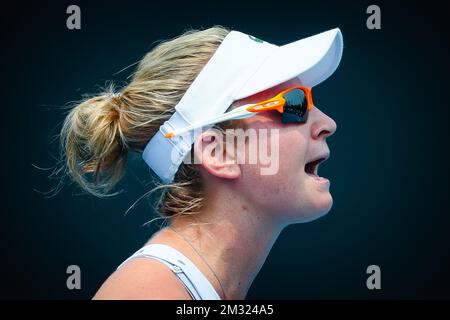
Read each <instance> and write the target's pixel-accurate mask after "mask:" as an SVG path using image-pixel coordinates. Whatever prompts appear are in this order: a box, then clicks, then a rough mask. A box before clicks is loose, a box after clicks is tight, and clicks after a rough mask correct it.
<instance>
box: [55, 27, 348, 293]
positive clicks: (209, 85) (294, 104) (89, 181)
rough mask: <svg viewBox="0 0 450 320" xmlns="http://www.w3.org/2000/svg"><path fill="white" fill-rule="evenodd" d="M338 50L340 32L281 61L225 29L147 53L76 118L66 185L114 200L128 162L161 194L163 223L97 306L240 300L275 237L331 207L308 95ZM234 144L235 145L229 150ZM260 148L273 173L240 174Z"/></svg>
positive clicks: (66, 147) (253, 166) (320, 122)
mask: <svg viewBox="0 0 450 320" xmlns="http://www.w3.org/2000/svg"><path fill="white" fill-rule="evenodd" d="M342 50H343V43H342V35H341V33H340V30H339V29H333V30H330V31H327V32H324V33H321V34H318V35H315V36H312V37H309V38H306V39H302V40H298V41H296V42H293V43H290V44H288V45H285V46H280V47H278V46H275V45H273V44H270V43H267V42H265V41H263V40H261V39H258V38H255V37H253V36H250V35H246V34H244V33H240V32H237V31H231V32H230V30H227V29H225V28H223V27H214V28H210V29H207V30H203V31H189V32H186V33H185V34H183V35H181V36H179V37H177V38H175V39H173V40H170V41H166V42H163V43H161V44H159V45H158V46H157V47H156V48H154V49H153V50H152V51H151V52H149V53H148V54H147V55H146V56H145V57H144V58H143V59H142V61H141V62H140V64H139V67H138V68H137V71H136V72H135V74H134V76H133V78H132V81H131V82H130V83H129V84H128V85H127V86H126V87H124V88H123V89H121V90H120V92H117V93H115V92H114V90H113V89H112V88H111V89H110V90H108V91H107V92H105V93H103V94H101V95H99V96H97V97H93V98H90V99H88V100H86V101H84V102H82V103H81V104H79V105H78V106H76V107H75V108H74V109H72V110H71V112H70V113H69V114H68V116H67V117H66V119H65V122H64V125H63V128H62V131H61V142H62V147H63V151H64V161H65V164H66V166H67V171H68V173H69V174H70V175H71V176H72V177H73V179H74V180H75V181H76V182H78V183H79V184H80V186H81V187H82V188H84V189H85V190H86V191H88V192H89V193H92V194H94V195H97V196H105V195H109V194H111V193H110V191H111V190H112V188H113V187H114V185H115V184H116V183H117V182H118V181H119V180H120V179H121V178H122V176H123V174H124V171H125V165H126V159H127V154H128V152H129V151H134V152H139V153H142V154H143V158H144V160H145V161H146V163H147V164H148V165H149V167H150V168H151V169H152V170H153V172H154V173H156V175H157V176H158V177H159V179H160V180H162V182H163V184H162V187H163V188H164V192H163V194H162V197H161V199H160V200H159V203H158V212H159V213H160V215H161V216H162V217H165V218H167V220H168V222H169V225H168V226H167V227H164V228H162V229H161V230H160V231H159V232H157V233H156V234H154V235H153V236H152V237H151V239H150V240H149V241H148V243H147V244H146V245H145V246H144V247H143V248H141V249H140V250H139V251H137V252H136V253H135V254H134V255H133V256H132V257H130V259H128V260H126V261H125V262H124V263H123V264H122V265H121V266H119V268H118V269H117V270H116V271H115V272H114V273H113V274H112V275H111V276H110V277H109V279H107V280H106V282H105V283H104V284H103V286H102V287H101V288H100V289H99V290H98V292H97V294H96V295H95V297H94V299H244V298H245V297H246V294H247V292H248V290H249V287H250V285H251V283H252V281H253V279H254V278H255V277H256V275H257V273H258V271H259V270H260V268H261V267H262V265H263V264H264V261H265V259H266V257H267V255H268V253H269V251H270V249H271V247H272V245H273V244H274V242H275V240H276V239H277V237H278V235H279V234H280V232H281V231H282V230H283V228H284V227H286V226H287V225H289V224H292V223H300V222H306V221H311V220H314V219H316V218H318V217H320V216H322V215H324V214H326V213H327V212H328V211H329V210H330V208H331V206H332V197H331V195H330V193H329V181H328V180H327V179H325V178H321V177H319V176H318V175H317V168H318V166H319V164H320V162H322V161H324V160H326V159H327V158H328V156H329V149H328V146H327V143H326V138H327V137H329V136H330V135H332V134H333V133H334V131H335V130H336V124H335V122H334V121H333V120H332V119H331V118H329V117H328V116H326V115H325V114H324V113H322V112H321V111H320V110H319V109H318V108H317V107H316V106H313V102H312V96H311V91H310V87H312V86H314V85H317V84H318V83H320V82H321V81H323V80H325V79H326V78H327V77H329V76H330V75H331V74H332V73H333V72H334V71H335V69H336V68H337V66H338V64H339V62H340V59H341V55H342ZM231 129H241V131H239V130H234V131H233V130H231ZM237 132H241V133H242V132H244V140H243V141H244V143H243V144H241V145H239V144H238V145H236V144H235V143H234V144H229V143H224V141H225V140H226V138H229V137H230V135H231V136H233V135H234V136H236V137H237V135H238V133H237ZM248 132H252V133H256V134H255V135H253V134H247V133H248ZM262 133H264V134H262ZM221 134H223V135H221ZM230 141H231V140H230ZM233 141H235V140H234V138H233ZM262 142H264V143H265V145H267V146H268V148H269V149H270V150H271V151H272V154H271V156H272V157H271V159H270V161H271V163H272V164H274V163H275V164H276V165H274V166H272V170H269V171H270V172H268V171H267V170H266V171H264V168H266V169H267V167H268V166H267V162H263V161H262V158H261V155H260V154H257V157H256V158H257V161H253V162H252V161H249V159H251V158H252V156H253V155H252V154H251V153H252V152H253V153H254V150H255V149H252V148H251V147H252V146H254V145H259V146H260V148H261V145H262V144H261V143H262ZM251 150H253V151H251ZM192 160H194V161H193V162H194V163H192Z"/></svg>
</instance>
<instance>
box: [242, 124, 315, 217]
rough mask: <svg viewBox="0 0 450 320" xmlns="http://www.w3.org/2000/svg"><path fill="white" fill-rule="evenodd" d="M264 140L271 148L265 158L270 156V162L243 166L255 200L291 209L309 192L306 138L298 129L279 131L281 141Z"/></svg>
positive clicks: (271, 207)
mask: <svg viewBox="0 0 450 320" xmlns="http://www.w3.org/2000/svg"><path fill="white" fill-rule="evenodd" d="M264 142H265V143H267V146H268V147H269V148H268V152H266V154H267V155H269V156H268V157H267V159H266V160H268V158H270V161H259V162H258V164H256V165H244V166H242V167H241V169H242V171H243V174H244V176H246V181H247V187H248V188H250V187H251V188H252V189H251V190H252V194H251V197H252V198H253V199H254V201H255V202H257V203H259V205H261V206H262V207H264V208H265V209H267V210H272V211H277V212H282V211H289V210H291V209H292V207H293V204H294V202H295V203H298V202H299V201H300V202H303V196H304V195H305V194H306V193H305V174H304V163H305V154H306V147H307V141H306V139H304V138H303V136H302V135H301V134H300V133H299V132H298V130H297V131H296V132H295V131H291V132H288V133H287V134H285V133H284V132H282V130H280V133H279V139H278V142H277V141H276V139H267V141H264ZM274 143H276V145H274ZM267 163H270V164H269V165H268V164H267ZM264 173H266V174H264ZM267 173H269V174H267ZM246 189H247V188H246Z"/></svg>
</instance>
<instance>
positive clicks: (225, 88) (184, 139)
mask: <svg viewBox="0 0 450 320" xmlns="http://www.w3.org/2000/svg"><path fill="white" fill-rule="evenodd" d="M343 46H344V45H343V38H342V33H341V31H340V30H339V29H338V28H336V29H332V30H329V31H326V32H322V33H320V34H317V35H314V36H311V37H308V38H305V39H301V40H298V41H295V42H292V43H289V44H286V45H284V46H276V45H274V44H271V43H268V42H266V41H262V40H260V39H258V38H255V37H253V36H251V35H247V34H245V33H242V32H238V31H231V32H230V33H229V34H228V35H227V36H226V37H225V39H224V40H223V42H222V43H221V45H220V46H219V47H218V48H217V50H216V52H215V53H214V55H213V56H212V57H211V59H210V60H209V61H208V63H207V64H206V65H205V66H204V67H203V69H202V71H201V72H200V73H199V75H198V76H197V77H196V78H195V80H194V82H192V84H191V85H190V87H189V88H188V90H187V91H186V93H185V94H184V96H183V97H182V98H181V100H180V102H179V103H178V104H177V105H176V106H175V110H176V111H175V113H174V114H173V115H172V116H171V118H170V119H169V120H168V121H166V122H164V124H163V125H162V126H161V127H160V129H159V131H158V132H157V133H156V134H155V136H153V137H152V139H151V140H150V141H149V143H148V144H147V146H146V147H145V149H144V152H143V154H142V157H143V159H144V161H145V162H146V163H147V164H148V166H149V167H150V168H151V169H152V170H153V171H154V172H155V173H156V174H157V175H158V177H159V178H160V179H161V180H162V181H163V182H164V183H170V182H172V181H173V178H174V176H175V173H176V172H177V170H178V168H179V166H180V164H181V163H182V162H183V160H184V159H185V157H186V156H187V155H188V154H190V150H191V148H192V144H193V143H194V142H195V140H196V138H197V136H198V135H199V134H200V132H201V131H200V130H196V131H193V132H190V133H187V134H185V135H180V136H176V137H174V138H172V139H168V138H165V137H164V134H166V133H168V132H171V131H175V130H180V129H182V128H184V127H187V126H189V125H193V124H196V123H201V122H203V121H205V120H207V119H209V118H211V117H215V116H218V115H221V114H223V113H224V112H225V111H226V110H227V109H228V107H229V106H230V105H231V104H232V103H233V102H234V101H236V100H239V99H242V98H246V97H248V96H251V95H254V94H256V93H258V92H261V91H264V90H266V89H269V88H271V87H274V86H276V85H278V84H280V83H283V82H285V81H288V80H291V79H293V78H296V77H298V78H299V79H300V81H301V82H302V85H304V86H307V87H314V86H315V85H318V84H319V83H321V82H322V81H324V80H325V79H327V78H328V77H329V76H330V75H331V74H332V73H333V72H334V71H335V70H336V68H337V67H338V65H339V62H340V61H341V57H342V51H343ZM203 129H206V128H203Z"/></svg>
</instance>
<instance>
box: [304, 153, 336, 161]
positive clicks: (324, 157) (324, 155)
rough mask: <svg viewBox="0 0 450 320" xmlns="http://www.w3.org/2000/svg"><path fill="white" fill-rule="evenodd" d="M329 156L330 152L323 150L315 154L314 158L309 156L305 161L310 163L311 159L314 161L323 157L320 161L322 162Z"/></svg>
mask: <svg viewBox="0 0 450 320" xmlns="http://www.w3.org/2000/svg"><path fill="white" fill-rule="evenodd" d="M329 157H330V152H324V153H321V154H319V155H317V156H315V157H314V158H311V159H310V160H308V161H307V162H306V163H310V162H313V161H316V160H319V159H323V160H322V161H320V163H322V162H324V161H326V160H327V159H328V158H329Z"/></svg>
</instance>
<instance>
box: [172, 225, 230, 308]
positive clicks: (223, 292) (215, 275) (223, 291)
mask: <svg viewBox="0 0 450 320" xmlns="http://www.w3.org/2000/svg"><path fill="white" fill-rule="evenodd" d="M168 228H169V229H171V230H172V231H173V232H175V233H176V234H177V235H178V236H180V237H181V238H182V239H183V240H184V241H186V242H187V243H188V244H189V246H190V247H191V248H192V249H193V250H194V251H195V252H196V253H197V255H198V256H199V257H200V258H201V259H202V260H203V262H204V263H205V264H206V265H207V266H208V268H209V270H211V272H212V273H213V275H214V277H216V279H217V282H219V285H220V288H221V289H222V294H223V297H224V300H227V296H226V294H225V290H224V289H223V286H222V282H221V281H220V279H219V277H218V276H217V274H216V273H215V272H214V270H213V269H212V268H211V266H210V265H209V263H208V262H207V261H206V259H205V258H203V256H202V255H201V254H200V252H198V251H197V249H195V248H194V246H193V245H192V244H191V242H190V241H188V240H187V239H186V238H185V237H184V236H183V235H182V234H181V233H179V232H178V231H176V230H175V229H174V228H172V226H168Z"/></svg>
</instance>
